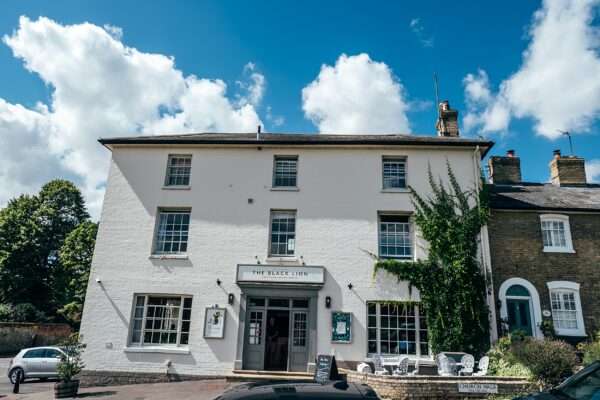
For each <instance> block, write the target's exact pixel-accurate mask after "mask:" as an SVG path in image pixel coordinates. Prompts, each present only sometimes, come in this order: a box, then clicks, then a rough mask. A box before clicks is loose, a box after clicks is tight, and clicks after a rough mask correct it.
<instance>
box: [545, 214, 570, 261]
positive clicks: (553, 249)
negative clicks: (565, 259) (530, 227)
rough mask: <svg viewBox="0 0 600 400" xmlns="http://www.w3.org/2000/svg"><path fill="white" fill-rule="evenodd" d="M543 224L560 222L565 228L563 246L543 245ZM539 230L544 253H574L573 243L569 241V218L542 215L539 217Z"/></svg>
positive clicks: (556, 215)
mask: <svg viewBox="0 0 600 400" xmlns="http://www.w3.org/2000/svg"><path fill="white" fill-rule="evenodd" d="M544 222H562V224H563V226H564V228H565V246H554V245H553V246H546V245H545V244H544V227H543V224H544ZM540 229H541V233H542V245H543V246H544V252H545V253H575V250H574V249H573V241H572V240H571V227H570V224H569V216H568V215H561V214H542V215H540Z"/></svg>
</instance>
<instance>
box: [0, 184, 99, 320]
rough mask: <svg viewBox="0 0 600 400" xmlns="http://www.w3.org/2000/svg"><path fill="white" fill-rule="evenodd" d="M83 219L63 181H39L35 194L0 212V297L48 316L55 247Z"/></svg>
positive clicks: (76, 197)
mask: <svg viewBox="0 0 600 400" xmlns="http://www.w3.org/2000/svg"><path fill="white" fill-rule="evenodd" d="M88 219H89V215H88V213H87V211H86V209H85V204H84V201H83V196H82V195H81V192H80V191H79V189H77V187H76V186H75V185H74V184H73V183H71V182H69V181H65V180H60V179H57V180H53V181H50V182H48V183H47V184H45V185H44V186H43V187H42V189H41V190H40V192H39V194H38V195H37V196H28V195H22V196H20V197H18V198H16V199H13V200H11V201H9V203H8V205H7V206H6V208H4V209H2V210H0V301H1V302H2V303H10V304H13V305H14V304H18V303H32V304H33V305H34V306H35V307H36V308H37V309H39V310H41V311H44V312H46V313H47V314H54V311H55V310H52V309H51V307H52V303H51V301H50V300H51V297H52V296H51V291H52V287H51V284H52V282H51V277H52V276H53V274H54V270H55V269H56V268H57V263H58V257H57V254H58V250H59V249H60V248H61V246H62V244H63V242H64V240H65V238H66V237H67V235H68V234H69V232H71V231H72V230H73V229H75V228H76V227H77V226H78V225H79V224H81V223H82V222H84V221H87V220H88Z"/></svg>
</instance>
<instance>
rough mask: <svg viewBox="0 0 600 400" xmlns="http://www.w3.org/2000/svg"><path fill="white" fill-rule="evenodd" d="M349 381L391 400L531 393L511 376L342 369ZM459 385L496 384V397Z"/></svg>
mask: <svg viewBox="0 0 600 400" xmlns="http://www.w3.org/2000/svg"><path fill="white" fill-rule="evenodd" d="M341 372H342V373H344V374H346V377H347V380H348V382H356V383H366V384H368V385H369V386H371V387H372V388H373V389H374V390H375V391H376V392H377V394H378V395H379V397H381V398H383V399H390V400H417V399H418V400H425V399H428V400H429V399H433V400H437V399H439V400H442V399H444V400H446V399H486V398H487V397H490V396H492V397H498V396H500V397H501V396H510V395H517V394H520V393H525V392H528V391H531V384H530V383H529V382H528V381H527V380H524V379H523V378H510V377H496V376H486V377H471V376H468V377H452V376H451V377H445V376H408V377H392V376H375V375H373V374H362V373H359V372H356V371H350V370H342V371H341ZM459 383H467V384H493V385H497V387H498V393H497V394H484V393H459V391H458V385H459Z"/></svg>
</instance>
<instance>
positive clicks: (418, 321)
mask: <svg viewBox="0 0 600 400" xmlns="http://www.w3.org/2000/svg"><path fill="white" fill-rule="evenodd" d="M369 303H375V307H376V311H375V315H376V317H375V323H376V327H375V329H376V330H377V339H376V341H377V352H376V353H370V352H369V329H370V328H369V315H370V314H369ZM385 303H386V301H384V300H368V301H367V302H366V306H367V307H366V309H365V312H366V316H367V319H366V324H365V326H366V328H367V334H366V341H367V357H373V356H374V355H375V354H382V355H387V356H408V357H411V358H419V359H433V355H432V353H431V342H430V341H429V340H427V347H428V352H429V354H428V355H427V354H426V355H422V354H421V343H424V342H422V341H421V315H420V312H421V307H420V306H421V304H418V303H414V302H406V303H407V305H411V304H412V305H413V306H414V307H415V311H414V313H415V316H414V318H415V349H416V351H417V352H416V354H396V353H381V329H382V328H381V305H382V304H385ZM400 303H401V302H400ZM427 335H428V338H427V339H429V329H427Z"/></svg>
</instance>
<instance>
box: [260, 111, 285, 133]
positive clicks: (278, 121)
mask: <svg viewBox="0 0 600 400" xmlns="http://www.w3.org/2000/svg"><path fill="white" fill-rule="evenodd" d="M265 119H266V120H267V121H269V122H270V123H271V125H273V127H275V128H278V127H280V126H282V125H283V124H285V118H284V117H283V116H282V115H275V114H273V108H272V107H271V106H267V113H266V115H265Z"/></svg>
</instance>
